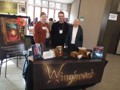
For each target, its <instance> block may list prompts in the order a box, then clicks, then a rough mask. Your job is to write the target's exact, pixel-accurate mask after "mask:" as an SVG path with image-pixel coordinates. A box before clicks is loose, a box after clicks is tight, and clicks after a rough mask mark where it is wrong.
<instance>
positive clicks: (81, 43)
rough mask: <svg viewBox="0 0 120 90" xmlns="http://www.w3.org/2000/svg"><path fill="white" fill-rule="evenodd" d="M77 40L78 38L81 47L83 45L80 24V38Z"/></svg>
mask: <svg viewBox="0 0 120 90" xmlns="http://www.w3.org/2000/svg"><path fill="white" fill-rule="evenodd" d="M79 40H80V47H82V46H83V29H82V28H81V26H80V38H79Z"/></svg>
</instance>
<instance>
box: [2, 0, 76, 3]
mask: <svg viewBox="0 0 120 90" xmlns="http://www.w3.org/2000/svg"><path fill="white" fill-rule="evenodd" d="M0 1H12V2H20V1H28V0H0ZM47 1H54V2H60V3H67V4H69V3H73V1H75V0H47Z"/></svg>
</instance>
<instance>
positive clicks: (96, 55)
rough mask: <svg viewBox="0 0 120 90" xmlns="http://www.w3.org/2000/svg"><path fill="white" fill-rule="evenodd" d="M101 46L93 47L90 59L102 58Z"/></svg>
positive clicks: (102, 48)
mask: <svg viewBox="0 0 120 90" xmlns="http://www.w3.org/2000/svg"><path fill="white" fill-rule="evenodd" d="M103 50H104V47H103V46H94V47H93V52H92V58H100V59H102V58H103Z"/></svg>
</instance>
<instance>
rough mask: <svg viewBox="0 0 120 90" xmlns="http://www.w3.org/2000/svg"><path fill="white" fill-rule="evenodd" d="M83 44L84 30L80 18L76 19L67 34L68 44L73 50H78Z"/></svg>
mask: <svg viewBox="0 0 120 90" xmlns="http://www.w3.org/2000/svg"><path fill="white" fill-rule="evenodd" d="M82 45H83V30H82V28H81V26H80V21H79V19H75V20H74V23H73V25H71V26H70V28H69V31H68V33H67V36H66V44H65V46H67V47H68V48H69V49H70V50H71V51H74V50H78V47H82Z"/></svg>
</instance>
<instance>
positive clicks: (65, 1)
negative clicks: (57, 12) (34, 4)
mask: <svg viewBox="0 0 120 90" xmlns="http://www.w3.org/2000/svg"><path fill="white" fill-rule="evenodd" d="M47 1H54V2H60V3H72V2H73V1H75V0H47Z"/></svg>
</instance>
